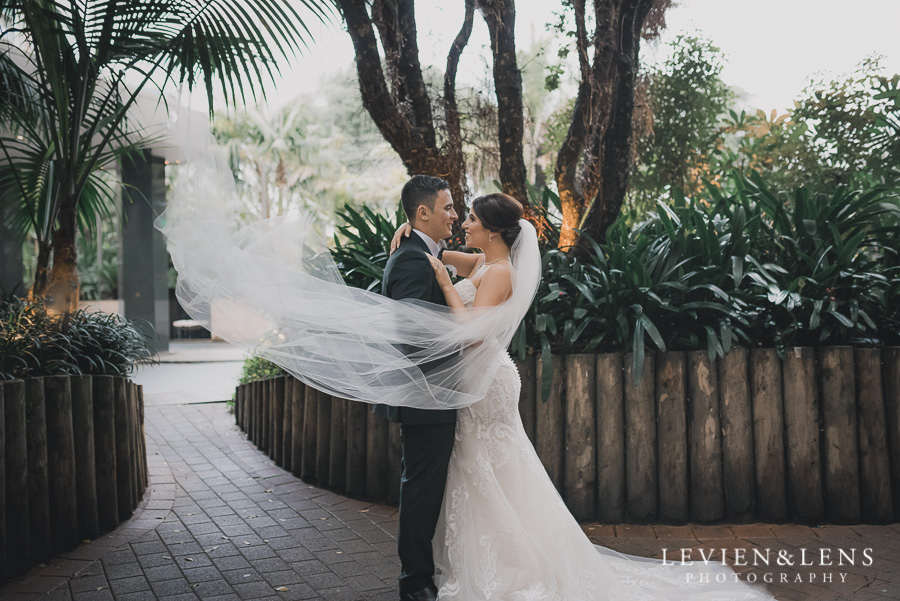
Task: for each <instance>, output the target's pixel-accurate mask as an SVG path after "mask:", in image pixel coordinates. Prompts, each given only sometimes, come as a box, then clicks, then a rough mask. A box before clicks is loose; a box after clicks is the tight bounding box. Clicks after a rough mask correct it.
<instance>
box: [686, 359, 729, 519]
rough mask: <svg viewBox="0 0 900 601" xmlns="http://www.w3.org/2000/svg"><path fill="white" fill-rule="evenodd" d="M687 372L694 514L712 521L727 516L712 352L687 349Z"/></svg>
mask: <svg viewBox="0 0 900 601" xmlns="http://www.w3.org/2000/svg"><path fill="white" fill-rule="evenodd" d="M687 373H688V395H689V396H690V399H691V422H690V427H689V432H690V457H691V517H692V518H693V519H694V520H696V521H698V522H713V521H715V520H721V519H722V518H723V517H725V488H724V485H723V483H722V427H721V421H720V419H719V378H718V371H717V367H716V365H715V364H714V363H713V362H712V361H710V359H709V353H707V352H706V351H692V352H690V353H688V368H687Z"/></svg>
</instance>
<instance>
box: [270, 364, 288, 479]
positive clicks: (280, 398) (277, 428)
mask: <svg viewBox="0 0 900 601" xmlns="http://www.w3.org/2000/svg"><path fill="white" fill-rule="evenodd" d="M270 381H271V388H269V395H270V396H271V397H272V415H271V423H272V425H271V428H272V429H271V439H270V440H271V441H272V442H271V444H270V446H269V457H271V458H272V460H273V461H274V462H275V465H279V466H282V467H283V466H284V424H282V421H283V420H284V381H285V377H284V376H280V377H278V378H272V380H270Z"/></svg>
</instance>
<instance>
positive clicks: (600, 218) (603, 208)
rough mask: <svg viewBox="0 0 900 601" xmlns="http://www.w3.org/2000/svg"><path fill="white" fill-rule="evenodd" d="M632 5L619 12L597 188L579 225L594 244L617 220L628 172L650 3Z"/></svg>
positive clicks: (599, 154)
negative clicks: (645, 24)
mask: <svg viewBox="0 0 900 601" xmlns="http://www.w3.org/2000/svg"><path fill="white" fill-rule="evenodd" d="M633 4H636V6H634V8H633V9H632V10H626V11H623V14H622V18H621V20H620V23H621V25H620V27H619V30H618V32H617V34H618V35H617V36H616V38H615V39H616V40H617V41H618V43H619V45H618V47H617V48H616V55H617V56H618V57H620V58H619V60H617V61H616V62H615V67H614V69H613V70H612V73H611V77H610V79H609V85H610V87H611V91H612V95H611V99H612V102H611V103H610V110H609V114H608V116H607V122H606V124H605V128H604V129H605V131H604V135H603V137H602V140H601V143H600V145H599V148H598V150H599V152H598V158H599V161H600V185H599V189H598V190H597V192H596V194H595V196H594V200H593V202H592V203H591V205H590V207H588V209H587V214H586V215H585V216H584V219H583V222H582V231H584V232H585V233H587V234H589V235H590V236H592V237H594V238H595V239H598V240H604V239H605V238H606V230H607V228H609V226H610V225H612V224H613V222H615V220H616V219H617V218H618V216H619V212H620V211H621V208H622V202H623V201H624V200H625V193H626V191H627V189H628V175H629V172H630V171H631V146H632V133H633V116H634V90H635V86H636V85H637V73H638V70H639V68H640V61H639V58H638V51H639V48H640V38H641V31H642V30H643V28H644V22H645V20H646V18H647V15H648V14H649V12H650V9H651V7H652V5H653V0H644V1H642V2H636V3H633Z"/></svg>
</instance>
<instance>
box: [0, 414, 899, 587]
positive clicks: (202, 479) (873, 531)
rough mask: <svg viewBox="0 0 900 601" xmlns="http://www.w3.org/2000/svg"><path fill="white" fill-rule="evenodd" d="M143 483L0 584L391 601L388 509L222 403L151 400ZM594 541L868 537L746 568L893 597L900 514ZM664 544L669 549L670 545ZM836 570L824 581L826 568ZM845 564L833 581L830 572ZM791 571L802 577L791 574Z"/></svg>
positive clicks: (683, 544) (614, 530) (625, 531)
mask: <svg viewBox="0 0 900 601" xmlns="http://www.w3.org/2000/svg"><path fill="white" fill-rule="evenodd" d="M146 417H147V428H146V429H147V436H148V441H147V443H148V455H149V460H150V473H151V486H150V488H149V491H150V492H149V495H148V497H146V498H145V499H144V503H143V504H142V506H141V507H140V508H139V509H138V511H137V512H136V513H135V516H134V517H133V518H132V519H131V520H130V521H129V522H127V523H126V524H124V525H123V526H122V527H120V528H119V529H117V530H116V531H115V532H112V533H110V534H108V535H106V536H104V537H102V538H100V539H98V540H96V541H92V542H90V543H87V544H84V545H82V546H80V547H79V548H78V549H76V550H74V551H72V552H70V553H67V554H65V555H63V556H60V557H57V558H54V560H53V561H51V562H49V563H48V564H47V565H46V566H42V567H39V568H36V569H34V570H32V572H30V573H29V574H27V575H26V576H25V577H22V578H19V579H16V580H14V581H12V582H10V583H8V584H7V585H6V586H5V587H3V588H0V599H3V600H6V599H9V600H11V601H18V600H25V599H32V598H40V599H70V600H74V601H94V600H97V601H100V600H110V599H116V600H119V601H131V600H143V599H166V600H173V601H181V600H188V599H190V600H196V599H216V600H219V599H221V600H226V599H228V600H240V599H314V600H334V601H341V600H346V601H359V600H370V599H371V600H373V601H382V600H384V601H387V600H391V601H394V600H395V599H396V598H397V595H396V592H395V590H396V578H397V575H398V572H399V563H398V560H397V558H396V553H395V540H394V536H395V533H396V528H397V521H396V511H395V510H394V509H393V508H390V507H384V506H380V505H371V504H368V503H364V502H360V501H354V500H350V499H346V498H344V497H341V496H339V495H335V494H332V493H329V492H326V491H322V490H319V489H317V488H314V487H311V486H309V485H307V484H304V483H303V482H300V481H299V480H297V479H295V478H293V477H292V476H290V475H289V474H287V473H285V472H284V471H282V470H281V469H279V468H277V467H275V466H274V464H273V463H272V462H271V461H270V460H269V459H268V458H267V457H265V456H264V455H263V454H261V453H259V452H258V451H257V450H256V449H255V448H254V447H253V446H252V445H251V444H250V443H248V442H247V440H246V439H245V438H244V436H243V435H242V434H241V433H239V432H238V431H237V429H236V428H235V427H234V425H233V419H232V417H231V416H230V415H229V414H228V413H227V412H226V410H225V405H224V404H223V403H214V404H204V405H170V406H149V407H147V410H146ZM584 528H585V531H586V532H587V533H588V535H589V536H591V538H592V539H593V540H594V541H595V542H596V543H598V544H602V545H605V546H608V547H612V548H614V549H616V550H619V551H621V552H624V553H632V554H637V555H646V556H656V557H660V553H661V551H660V549H661V548H663V547H666V548H668V549H670V553H673V552H678V551H677V550H679V549H681V548H691V549H693V551H692V552H693V553H694V555H693V557H694V558H697V557H698V556H697V553H699V551H698V549H700V548H702V549H709V548H711V547H712V548H716V549H720V548H723V547H724V548H726V549H729V550H730V551H728V553H727V554H728V556H729V557H734V551H733V549H735V548H736V547H741V548H752V547H753V546H754V545H755V546H759V547H763V548H765V547H770V548H773V549H788V550H792V551H794V552H796V551H797V548H799V547H804V548H806V549H807V550H808V551H809V552H817V551H816V549H818V548H820V547H823V546H824V547H839V546H840V547H843V548H850V547H857V548H862V547H873V548H874V555H875V563H874V565H872V566H868V567H861V566H856V567H843V568H834V569H828V568H826V569H822V568H816V569H815V570H813V571H815V572H817V578H818V580H816V581H815V582H813V583H810V576H809V570H810V568H797V567H795V568H782V567H772V568H769V569H768V570H767V569H759V568H757V569H755V572H756V573H757V575H758V577H759V578H763V577H764V574H765V573H766V572H769V573H772V574H773V575H774V578H775V579H776V582H777V581H778V579H779V578H780V577H781V574H786V575H787V577H789V578H790V579H792V580H791V582H790V583H787V584H773V585H771V586H770V590H771V591H772V592H773V593H775V594H776V595H777V596H778V598H779V599H784V600H798V601H799V600H810V601H811V600H813V599H817V600H818V599H822V600H835V601H839V600H845V599H846V600H854V601H857V600H860V601H862V600H875V601H884V600H885V599H892V600H896V599H900V563H897V562H898V561H900V526H898V525H896V524H895V525H893V526H885V527H868V526H866V527H856V526H854V527H846V526H844V527H823V528H806V527H798V526H777V525H776V526H767V525H763V524H751V525H736V526H681V527H675V526H654V527H650V526H617V527H612V526H601V525H597V524H586V525H585V527H584ZM670 557H671V555H670ZM829 570H830V571H832V578H833V582H832V583H831V584H823V583H822V581H821V579H822V578H823V576H822V574H823V571H829ZM841 572H843V573H845V574H846V576H845V580H844V582H843V583H841V582H840V575H839V574H840V573H841ZM798 574H799V575H802V577H803V578H804V582H802V583H796V582H793V579H795V578H796V577H797V575H798Z"/></svg>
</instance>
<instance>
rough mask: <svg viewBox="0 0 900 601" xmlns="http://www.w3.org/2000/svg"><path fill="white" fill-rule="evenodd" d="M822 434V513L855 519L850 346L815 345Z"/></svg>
mask: <svg viewBox="0 0 900 601" xmlns="http://www.w3.org/2000/svg"><path fill="white" fill-rule="evenodd" d="M819 374H820V377H821V378H822V384H821V390H822V418H823V420H822V421H823V426H824V437H825V457H824V464H825V514H826V516H827V517H828V521H830V522H832V523H835V524H848V523H849V524H853V523H858V522H859V519H860V517H861V514H860V498H859V435H858V431H857V425H858V419H857V412H856V382H855V378H854V368H853V349H852V348H850V347H827V348H822V349H819Z"/></svg>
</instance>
